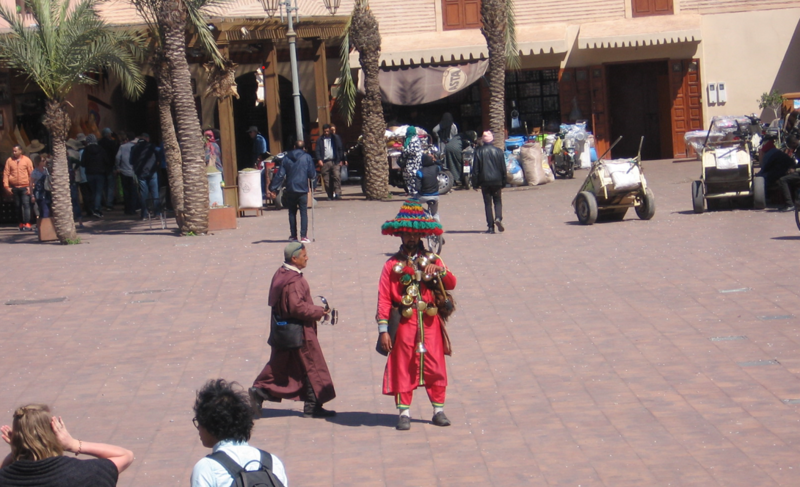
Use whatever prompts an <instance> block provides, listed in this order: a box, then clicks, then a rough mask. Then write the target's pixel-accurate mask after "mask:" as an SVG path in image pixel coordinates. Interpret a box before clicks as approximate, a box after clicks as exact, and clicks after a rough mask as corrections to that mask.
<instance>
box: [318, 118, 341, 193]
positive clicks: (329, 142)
mask: <svg viewBox="0 0 800 487" xmlns="http://www.w3.org/2000/svg"><path fill="white" fill-rule="evenodd" d="M342 155H343V154H342V139H341V138H339V136H338V135H336V134H334V133H333V131H332V129H331V126H330V125H329V124H327V123H326V124H325V125H323V126H322V136H320V138H319V139H317V146H316V156H317V166H319V168H320V172H321V173H322V182H323V184H324V186H325V192H326V193H328V200H340V199H342V176H341V174H342V172H341V171H342V170H341V164H342Z"/></svg>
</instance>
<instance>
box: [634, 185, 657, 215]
mask: <svg viewBox="0 0 800 487" xmlns="http://www.w3.org/2000/svg"><path fill="white" fill-rule="evenodd" d="M636 214H637V215H638V216H639V218H640V219H641V220H649V219H651V218H653V215H655V214H656V197H655V196H653V191H652V190H651V189H650V188H647V192H646V193H645V194H644V198H642V204H641V205H639V206H637V207H636Z"/></svg>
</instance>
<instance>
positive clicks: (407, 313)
mask: <svg viewBox="0 0 800 487" xmlns="http://www.w3.org/2000/svg"><path fill="white" fill-rule="evenodd" d="M402 314H403V317H404V318H411V315H413V314H414V308H403V311H402Z"/></svg>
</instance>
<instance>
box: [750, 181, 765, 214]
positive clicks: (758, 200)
mask: <svg viewBox="0 0 800 487" xmlns="http://www.w3.org/2000/svg"><path fill="white" fill-rule="evenodd" d="M766 207H767V192H766V187H765V185H764V178H762V177H755V178H753V208H755V209H756V210H763V209H764V208H766Z"/></svg>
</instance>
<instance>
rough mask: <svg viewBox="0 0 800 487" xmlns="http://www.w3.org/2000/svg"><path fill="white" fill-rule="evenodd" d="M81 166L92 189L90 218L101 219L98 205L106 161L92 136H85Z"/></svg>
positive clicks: (101, 194)
mask: <svg viewBox="0 0 800 487" xmlns="http://www.w3.org/2000/svg"><path fill="white" fill-rule="evenodd" d="M81 166H83V167H84V169H85V170H86V179H88V182H89V187H90V188H91V189H92V201H93V204H92V212H91V213H92V216H95V217H97V218H102V217H103V212H102V211H100V203H101V202H102V198H103V193H104V192H105V188H106V171H107V167H108V160H107V157H106V151H105V150H103V148H102V147H100V146H99V145H97V137H96V136H95V135H93V134H89V135H87V136H86V148H85V149H84V150H83V154H82V155H81Z"/></svg>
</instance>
